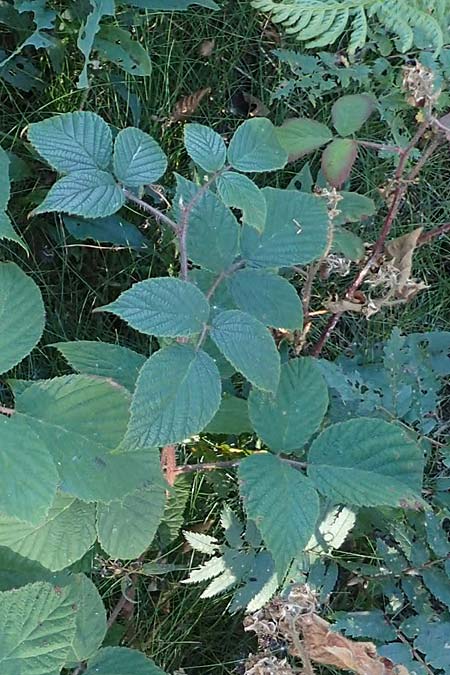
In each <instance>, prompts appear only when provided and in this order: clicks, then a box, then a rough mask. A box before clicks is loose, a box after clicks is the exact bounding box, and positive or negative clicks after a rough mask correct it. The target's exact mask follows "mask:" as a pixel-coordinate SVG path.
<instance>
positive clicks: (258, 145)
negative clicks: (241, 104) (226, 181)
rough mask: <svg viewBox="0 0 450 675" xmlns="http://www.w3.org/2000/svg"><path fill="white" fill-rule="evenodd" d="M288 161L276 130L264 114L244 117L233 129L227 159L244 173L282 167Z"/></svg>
mask: <svg viewBox="0 0 450 675" xmlns="http://www.w3.org/2000/svg"><path fill="white" fill-rule="evenodd" d="M287 160H288V154H287V152H286V150H285V149H284V148H283V147H282V146H281V144H280V142H279V140H278V138H277V134H276V129H275V127H274V126H273V124H272V122H271V121H270V120H268V119H266V118H265V117H255V118H253V119H250V120H246V121H245V122H243V124H241V125H240V126H239V127H238V129H237V130H236V131H235V133H234V136H233V138H232V139H231V142H230V145H229V148H228V161H229V163H230V164H231V166H232V167H233V168H234V169H237V170H238V171H243V172H244V173H255V172H261V171H275V170H276V169H282V168H283V167H284V166H285V165H286V163H287Z"/></svg>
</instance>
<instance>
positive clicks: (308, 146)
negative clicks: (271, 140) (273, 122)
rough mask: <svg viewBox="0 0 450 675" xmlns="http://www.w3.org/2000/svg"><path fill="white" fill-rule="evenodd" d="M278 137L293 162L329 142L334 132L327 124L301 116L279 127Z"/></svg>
mask: <svg viewBox="0 0 450 675" xmlns="http://www.w3.org/2000/svg"><path fill="white" fill-rule="evenodd" d="M277 138H278V140H279V141H280V143H281V145H282V146H283V148H284V149H285V150H286V151H287V153H288V155H289V161H290V162H293V161H295V160H296V159H299V158H300V157H303V156H304V155H308V154H309V153H310V152H313V151H314V150H317V149H318V148H321V147H322V145H325V144H326V143H329V142H330V141H331V140H332V138H333V134H332V133H331V131H330V129H329V128H328V127H327V126H326V125H325V124H322V123H321V122H316V121H315V120H310V119H308V118H307V117H299V118H294V119H289V120H286V122H284V124H282V125H281V127H278V129H277Z"/></svg>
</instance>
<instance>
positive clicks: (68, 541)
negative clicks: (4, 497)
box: [0, 494, 96, 571]
mask: <svg viewBox="0 0 450 675" xmlns="http://www.w3.org/2000/svg"><path fill="white" fill-rule="evenodd" d="M69 533H70V536H68V535H69ZM95 538H96V532H95V506H94V505H93V504H85V503H83V502H81V501H79V500H78V499H74V498H73V497H70V496H68V495H64V494H58V495H57V496H56V498H55V501H54V503H53V506H52V507H51V509H50V511H49V513H48V516H47V518H46V519H45V520H44V521H43V522H41V523H39V524H38V525H31V524H29V523H24V522H21V521H19V520H16V519H14V518H7V517H6V516H0V546H8V547H9V548H10V549H12V550H13V551H15V552H16V553H19V554H20V555H22V556H24V557H25V558H29V559H30V560H36V561H37V562H39V563H41V565H43V566H44V567H46V568H47V569H49V570H52V571H57V570H62V569H64V568H65V567H68V566H69V565H71V564H72V563H74V562H75V561H76V560H79V559H80V558H81V557H82V556H83V555H84V554H85V553H86V551H87V550H88V549H89V548H90V547H91V546H92V544H93V543H94V541H95Z"/></svg>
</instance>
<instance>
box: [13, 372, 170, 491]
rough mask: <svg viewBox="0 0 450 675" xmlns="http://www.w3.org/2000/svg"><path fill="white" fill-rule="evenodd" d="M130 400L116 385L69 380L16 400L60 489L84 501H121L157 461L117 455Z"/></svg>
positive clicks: (34, 388)
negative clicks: (50, 461) (41, 443)
mask: <svg viewBox="0 0 450 675" xmlns="http://www.w3.org/2000/svg"><path fill="white" fill-rule="evenodd" d="M129 405H130V395H129V394H128V392H127V391H126V390H125V389H122V387H120V386H118V385H117V384H116V383H115V382H110V381H109V380H102V379H99V378H96V377H90V376H88V375H66V376H64V377H57V378H54V379H53V380H43V381H41V382H35V383H33V384H31V385H30V386H28V387H27V388H26V389H25V390H24V391H23V392H21V393H17V395H16V416H18V417H23V418H24V419H25V420H26V422H27V424H28V425H29V426H30V427H31V428H32V429H33V430H34V431H35V432H36V433H37V434H38V435H39V436H40V438H41V440H42V441H44V442H45V444H46V446H47V448H48V449H49V451H50V453H51V454H52V456H53V459H54V461H55V463H56V467H57V470H58V472H59V475H60V477H61V487H62V489H63V490H64V491H65V492H68V493H70V494H72V495H74V496H76V497H79V498H80V499H84V500H85V501H96V500H101V501H106V502H108V501H111V500H113V499H120V498H121V497H122V496H124V495H126V494H128V493H130V492H132V491H133V490H135V489H137V488H138V487H142V486H143V485H145V481H146V478H145V477H146V475H148V472H149V470H151V467H152V466H154V464H155V462H156V463H157V462H158V458H157V456H156V455H154V454H153V453H151V452H146V453H144V454H142V455H141V454H135V453H127V452H120V451H118V450H117V448H118V446H119V444H120V443H121V441H122V439H123V437H124V435H125V431H126V427H127V422H128V417H129Z"/></svg>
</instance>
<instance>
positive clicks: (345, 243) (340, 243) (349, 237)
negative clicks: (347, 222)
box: [331, 226, 366, 262]
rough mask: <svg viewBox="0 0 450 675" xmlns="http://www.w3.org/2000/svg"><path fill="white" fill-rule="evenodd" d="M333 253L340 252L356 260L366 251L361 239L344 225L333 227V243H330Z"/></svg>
mask: <svg viewBox="0 0 450 675" xmlns="http://www.w3.org/2000/svg"><path fill="white" fill-rule="evenodd" d="M331 250H332V251H333V253H340V254H341V255H343V256H345V257H346V258H348V259H349V260H354V261H355V262H358V261H359V260H361V259H362V258H363V257H364V253H365V251H366V249H365V247H364V242H363V240H362V239H361V238H360V237H358V235H357V234H354V233H353V232H351V231H350V230H347V229H345V228H344V227H337V226H336V227H334V229H333V243H332V245H331Z"/></svg>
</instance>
